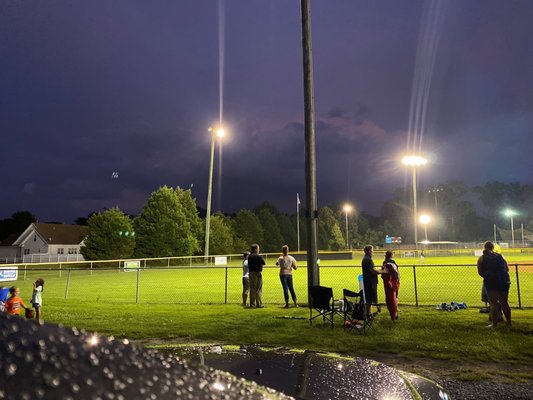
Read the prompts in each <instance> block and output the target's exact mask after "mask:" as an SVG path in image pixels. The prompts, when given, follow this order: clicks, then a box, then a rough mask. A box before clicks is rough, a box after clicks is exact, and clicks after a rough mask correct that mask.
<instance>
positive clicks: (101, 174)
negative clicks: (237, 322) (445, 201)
mask: <svg viewBox="0 0 533 400" xmlns="http://www.w3.org/2000/svg"><path fill="white" fill-rule="evenodd" d="M311 13H312V38H313V62H314V84H315V92H314V93H315V106H316V116H315V118H316V146H317V190H318V204H319V206H324V205H328V204H334V203H340V202H344V201H350V202H352V203H353V204H354V205H356V207H357V208H358V209H359V210H362V211H366V212H368V213H374V214H377V213H379V212H380V209H381V206H382V205H383V203H384V202H385V201H386V200H388V199H389V198H390V197H391V194H392V191H393V190H394V189H395V188H396V187H402V186H404V185H407V186H409V185H410V183H411V181H410V177H411V175H410V172H409V171H407V170H406V168H405V167H404V166H403V165H401V163H400V159H401V156H402V155H403V154H404V153H405V152H406V151H413V150H420V151H421V153H422V154H424V155H426V156H427V157H428V158H429V159H430V163H429V164H428V165H426V166H425V167H424V168H423V169H421V170H420V172H419V185H421V186H432V185H438V184H440V183H444V182H446V181H448V180H460V181H464V182H465V183H467V184H468V185H483V184H484V183H486V182H487V181H502V182H513V181H519V182H520V183H522V184H533V180H532V171H533V161H532V160H533V155H532V150H533V23H532V21H533V2H531V1H529V0H520V1H519V0H506V1H501V0H470V1H433V2H432V1H414V0H409V1H398V0H390V1H385V0H377V1H367V0H364V1H363V0H361V1H359V0H349V1H348V0H321V1H319V0H311ZM220 32H222V35H220ZM0 37H1V40H0V67H1V69H0V132H1V146H0V168H1V171H2V174H1V177H0V190H1V192H0V193H1V195H0V218H7V217H9V216H10V215H11V214H12V213H13V212H15V211H19V210H29V211H31V212H32V213H33V214H34V215H35V216H36V218H37V219H38V220H40V221H42V222H44V221H52V220H53V221H60V222H65V223H72V222H73V221H74V219H75V218H76V217H79V216H86V215H87V214H88V213H89V212H92V211H101V210H102V209H103V208H105V207H107V208H109V207H113V206H118V207H120V208H121V209H122V210H123V211H125V212H128V213H132V214H137V213H138V212H139V211H140V209H141V208H142V206H143V205H144V204H145V203H146V201H147V199H148V197H149V195H150V193H151V192H153V191H154V190H156V189H157V188H158V187H159V186H161V185H167V186H172V187H175V186H177V185H179V186H181V187H182V188H189V187H191V185H192V190H193V196H194V197H195V198H196V199H197V202H198V204H199V205H200V206H202V207H204V208H205V203H206V197H207V184H208V172H209V154H210V153H209V151H210V136H209V135H210V134H209V132H208V127H209V126H216V124H218V122H219V118H220V115H221V108H222V116H223V122H224V125H225V129H226V131H227V136H226V138H225V139H224V142H223V146H222V150H221V153H220V149H219V148H218V146H217V151H216V158H215V175H214V176H215V180H214V186H213V211H217V210H223V211H225V212H234V211H238V210H239V209H241V208H249V209H252V208H253V207H255V206H256V205H258V204H259V203H261V202H263V201H270V202H272V203H274V204H275V205H276V206H277V207H278V209H279V210H280V211H285V212H289V213H293V212H295V209H296V193H297V192H299V193H300V198H301V200H302V203H304V202H305V180H304V176H305V175H304V134H303V107H304V105H303V84H302V48H301V19H300V3H299V1H297V0H268V1H265V0H226V1H225V2H220V3H219V2H218V1H216V0H190V1H186V0H181V1H157V2H152V1H132V0H127V1H126V0H114V1H97V0H91V1H66V0H55V1H52V0H50V1H28V0H26V1H11V0H0ZM221 67H222V68H221ZM221 71H223V81H222V82H223V84H222V85H221V84H220V83H221V82H220V72H221ZM221 88H222V96H220V93H221V92H220V90H221ZM221 97H222V100H223V102H222V107H221V104H220V101H219V99H220V98H221ZM220 154H221V155H222V157H221V161H222V162H221V163H220V158H219V156H220ZM219 176H220V177H221V179H219ZM304 204H305V203H304Z"/></svg>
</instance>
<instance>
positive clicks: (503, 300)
mask: <svg viewBox="0 0 533 400" xmlns="http://www.w3.org/2000/svg"><path fill="white" fill-rule="evenodd" d="M477 272H478V274H479V276H481V277H482V278H483V285H484V286H485V288H486V289H487V293H488V297H489V304H490V316H491V324H490V325H488V327H492V328H495V327H496V326H497V325H498V316H499V315H498V314H499V310H500V307H501V310H502V311H503V315H504V316H505V319H506V321H507V325H509V326H511V325H512V323H511V308H510V307H509V302H508V297H509V287H510V286H511V277H510V276H509V267H508V265H507V261H505V258H503V256H502V255H501V254H498V253H496V252H495V251H494V244H493V243H492V242H490V241H489V242H485V246H484V250H483V255H482V256H481V257H479V259H478V260H477Z"/></svg>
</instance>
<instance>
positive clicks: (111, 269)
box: [0, 263, 533, 272]
mask: <svg viewBox="0 0 533 400" xmlns="http://www.w3.org/2000/svg"><path fill="white" fill-rule="evenodd" d="M399 266H400V267H403V268H431V267H470V268H473V267H477V265H476V264H400V265H399ZM509 266H511V267H513V266H514V267H519V266H533V263H512V264H509ZM301 268H307V266H305V265H304V266H301ZM320 268H321V269H329V268H346V269H353V268H360V266H358V265H324V266H321V267H320ZM3 269H10V268H9V267H6V266H0V270H3ZM137 269H138V270H142V271H146V270H161V271H168V270H201V269H220V270H223V269H232V270H234V269H238V270H240V269H242V266H240V265H196V266H195V265H192V266H191V265H175V266H166V267H162V266H154V267H151V266H148V267H144V266H140V267H139V268H131V267H130V268H128V267H126V268H124V267H123V266H120V267H118V268H117V267H114V268H113V267H102V268H89V267H85V268H82V267H80V268H59V266H58V267H57V268H53V267H49V268H29V269H28V271H35V272H37V271H63V272H68V271H93V272H97V271H98V272H99V271H114V272H116V271H121V272H132V271H135V270H137ZM263 269H267V270H273V269H274V270H277V269H279V267H278V266H275V265H265V266H264V267H263Z"/></svg>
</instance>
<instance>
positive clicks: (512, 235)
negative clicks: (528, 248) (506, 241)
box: [505, 209, 516, 249]
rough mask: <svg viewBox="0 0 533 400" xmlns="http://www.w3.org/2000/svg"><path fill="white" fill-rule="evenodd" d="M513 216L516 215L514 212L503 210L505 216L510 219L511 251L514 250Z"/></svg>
mask: <svg viewBox="0 0 533 400" xmlns="http://www.w3.org/2000/svg"><path fill="white" fill-rule="evenodd" d="M513 215H516V212H515V211H513V210H509V209H507V210H505V216H507V217H511V241H512V243H513V249H514V224H513Z"/></svg>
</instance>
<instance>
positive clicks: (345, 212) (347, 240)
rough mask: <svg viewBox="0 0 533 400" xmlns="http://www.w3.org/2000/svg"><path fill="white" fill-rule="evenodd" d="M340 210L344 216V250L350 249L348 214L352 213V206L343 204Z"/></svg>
mask: <svg viewBox="0 0 533 400" xmlns="http://www.w3.org/2000/svg"><path fill="white" fill-rule="evenodd" d="M342 210H343V211H344V214H345V216H346V249H350V241H349V239H348V213H349V212H351V211H352V206H351V205H350V204H345V205H344V206H343V207H342Z"/></svg>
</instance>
